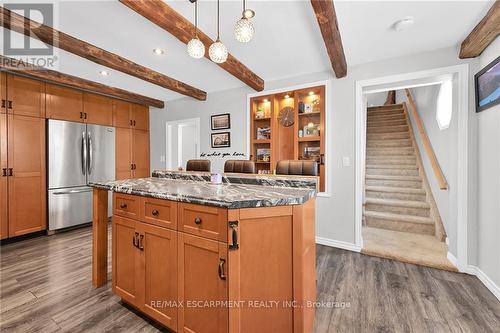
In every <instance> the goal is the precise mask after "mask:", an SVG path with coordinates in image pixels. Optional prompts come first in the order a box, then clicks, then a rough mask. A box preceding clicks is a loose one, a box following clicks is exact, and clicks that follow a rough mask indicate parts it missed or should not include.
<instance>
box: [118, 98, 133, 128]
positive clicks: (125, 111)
mask: <svg viewBox="0 0 500 333" xmlns="http://www.w3.org/2000/svg"><path fill="white" fill-rule="evenodd" d="M132 118H133V117H132V104H131V103H129V102H125V101H120V100H117V99H115V100H114V101H113V126H114V127H122V128H131V127H133V126H132V125H133V121H132Z"/></svg>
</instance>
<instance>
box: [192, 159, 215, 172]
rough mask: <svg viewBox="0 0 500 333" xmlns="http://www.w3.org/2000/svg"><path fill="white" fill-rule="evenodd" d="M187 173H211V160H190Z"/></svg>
mask: <svg viewBox="0 0 500 333" xmlns="http://www.w3.org/2000/svg"><path fill="white" fill-rule="evenodd" d="M186 171H200V172H210V160H189V161H187V163H186Z"/></svg>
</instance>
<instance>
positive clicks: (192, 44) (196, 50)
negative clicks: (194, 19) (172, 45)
mask: <svg viewBox="0 0 500 333" xmlns="http://www.w3.org/2000/svg"><path fill="white" fill-rule="evenodd" d="M187 51H188V54H189V55H190V56H191V57H193V58H195V59H200V58H203V56H204V55H205V45H204V44H203V43H202V42H201V40H199V39H198V38H197V37H195V38H193V39H191V40H190V41H189V43H188V44H187Z"/></svg>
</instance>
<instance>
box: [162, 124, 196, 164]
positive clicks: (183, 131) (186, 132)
mask: <svg viewBox="0 0 500 333" xmlns="http://www.w3.org/2000/svg"><path fill="white" fill-rule="evenodd" d="M166 147H167V151H166V155H165V156H166V158H165V167H166V169H167V170H181V169H185V167H186V162H187V161H188V160H191V159H197V158H198V157H199V156H200V118H191V119H182V120H176V121H169V122H167V123H166Z"/></svg>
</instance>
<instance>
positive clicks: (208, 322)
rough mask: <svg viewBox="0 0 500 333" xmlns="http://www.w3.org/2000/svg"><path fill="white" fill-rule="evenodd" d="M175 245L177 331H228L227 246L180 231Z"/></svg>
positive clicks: (193, 332)
mask: <svg viewBox="0 0 500 333" xmlns="http://www.w3.org/2000/svg"><path fill="white" fill-rule="evenodd" d="M178 242H179V245H178V247H179V250H178V251H179V252H178V256H179V262H178V264H179V266H178V269H179V280H178V283H179V286H178V290H179V295H178V298H179V302H180V303H181V306H179V312H178V314H179V318H178V319H179V323H178V330H177V331H178V332H190V333H216V332H217V333H222V332H228V308H227V307H226V305H227V304H224V302H225V301H227V300H228V294H227V277H226V272H227V267H226V266H227V244H225V243H221V242H217V241H213V240H209V239H204V238H200V237H197V236H192V235H187V234H184V233H181V232H179V233H178ZM221 302H222V304H221Z"/></svg>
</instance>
